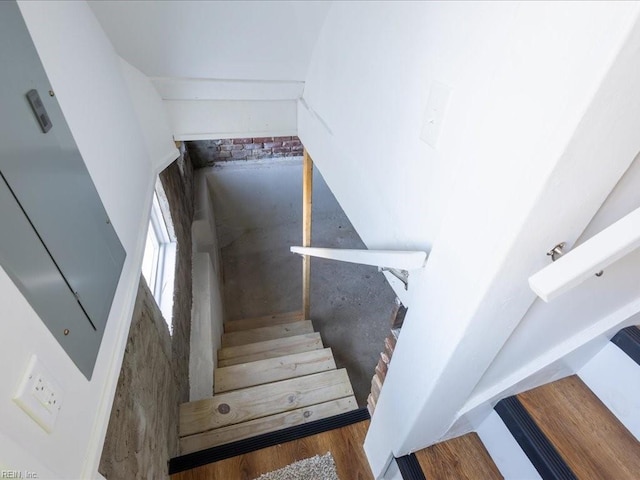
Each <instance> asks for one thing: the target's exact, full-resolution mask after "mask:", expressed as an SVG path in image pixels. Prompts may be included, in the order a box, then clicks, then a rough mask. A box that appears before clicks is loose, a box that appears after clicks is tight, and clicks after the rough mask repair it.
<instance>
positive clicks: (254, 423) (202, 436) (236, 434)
mask: <svg viewBox="0 0 640 480" xmlns="http://www.w3.org/2000/svg"><path fill="white" fill-rule="evenodd" d="M356 408H358V402H356V399H355V397H354V396H351V397H346V398H340V399H338V400H332V401H330V402H325V403H320V404H318V405H311V406H309V407H305V408H298V409H296V410H290V411H288V412H284V413H279V414H277V415H271V416H269V417H262V418H257V419H255V420H250V421H248V422H245V423H241V424H238V425H231V426H228V427H222V428H218V429H216V430H210V431H208V432H203V433H198V434H196V435H189V436H186V437H182V438H181V439H180V453H181V455H184V454H186V453H191V452H197V451H199V450H204V449H205V448H211V447H215V446H218V445H224V444H225V443H231V442H235V441H236V440H243V439H245V438H251V437H255V436H257V435H260V434H263V433H267V432H273V431H276V430H281V429H283V428H287V427H292V426H294V425H301V424H303V423H308V422H313V421H316V420H321V419H323V418H328V417H332V416H334V415H340V414H341V413H345V412H348V411H351V410H355V409H356Z"/></svg>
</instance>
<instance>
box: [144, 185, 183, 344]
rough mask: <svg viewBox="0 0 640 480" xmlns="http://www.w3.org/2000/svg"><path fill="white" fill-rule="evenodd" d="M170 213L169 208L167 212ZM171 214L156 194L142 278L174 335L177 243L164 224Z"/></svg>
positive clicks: (154, 195)
mask: <svg viewBox="0 0 640 480" xmlns="http://www.w3.org/2000/svg"><path fill="white" fill-rule="evenodd" d="M167 210H168V208H167ZM167 215H169V213H168V212H163V209H162V208H161V207H160V201H159V199H158V194H157V192H154V193H153V204H152V206H151V217H150V219H149V228H148V230H147V240H146V245H145V248H144V256H143V258H142V275H144V278H145V280H146V281H147V285H148V286H149V289H150V290H151V293H152V294H153V297H154V298H155V300H156V303H157V304H158V306H159V307H160V311H161V312H162V316H163V317H164V319H165V321H166V322H167V326H168V327H169V333H173V332H172V322H171V320H172V311H173V280H174V275H175V272H174V270H175V257H176V243H175V242H172V241H171V238H170V237H169V230H168V228H167V223H166V221H165V218H166V216H167Z"/></svg>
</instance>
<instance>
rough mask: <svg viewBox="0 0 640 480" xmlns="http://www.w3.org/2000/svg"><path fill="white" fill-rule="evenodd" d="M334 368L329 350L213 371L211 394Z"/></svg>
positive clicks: (334, 364)
mask: <svg viewBox="0 0 640 480" xmlns="http://www.w3.org/2000/svg"><path fill="white" fill-rule="evenodd" d="M335 369H336V362H335V360H334V359H333V354H332V353H331V349H330V348H325V349H323V350H312V351H310V352H302V353H294V354H291V355H285V356H283V357H276V358H268V359H266V360H258V361H256V362H250V363H241V364H238V365H231V366H229V367H222V368H216V369H215V371H214V391H215V393H222V392H228V391H231V390H238V389H240V388H247V387H253V386H255V385H263V384H265V383H271V382H277V381H279V380H286V379H288V378H296V377H302V376H304V375H311V374H313V373H319V372H325V371H327V370H335Z"/></svg>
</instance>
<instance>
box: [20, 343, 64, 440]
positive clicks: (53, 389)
mask: <svg viewBox="0 0 640 480" xmlns="http://www.w3.org/2000/svg"><path fill="white" fill-rule="evenodd" d="M63 396H64V394H63V392H62V388H61V387H60V385H59V384H58V382H57V381H56V380H55V378H54V377H53V375H52V374H51V372H49V370H47V368H46V367H45V366H44V364H43V363H42V362H40V361H39V360H38V357H37V356H36V355H33V356H32V357H31V359H30V360H29V365H28V366H27V371H26V373H25V376H24V377H23V379H22V381H21V382H20V385H19V386H18V391H17V393H16V395H15V397H13V400H14V401H15V402H16V403H17V404H18V406H19V407H20V408H22V410H24V411H25V412H26V413H27V414H28V415H29V416H30V417H31V418H32V419H33V420H35V421H36V422H37V423H38V424H39V425H40V426H41V427H42V428H44V429H45V430H46V431H47V432H48V433H51V432H52V431H53V428H54V426H55V424H56V419H57V418H58V413H59V412H60V408H61V407H62V399H63Z"/></svg>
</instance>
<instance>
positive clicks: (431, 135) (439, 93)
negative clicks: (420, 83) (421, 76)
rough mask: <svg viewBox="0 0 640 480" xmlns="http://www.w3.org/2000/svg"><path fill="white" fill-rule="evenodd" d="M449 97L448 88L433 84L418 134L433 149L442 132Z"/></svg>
mask: <svg viewBox="0 0 640 480" xmlns="http://www.w3.org/2000/svg"><path fill="white" fill-rule="evenodd" d="M449 97H451V89H450V88H449V87H447V86H446V85H443V84H442V83H439V82H433V85H431V91H430V92H429V98H428V100H427V108H426V110H425V113H424V121H423V123H422V131H421V132H420V139H422V140H423V141H425V142H426V143H427V144H428V145H431V146H432V147H433V148H437V146H438V138H439V137H440V131H441V130H442V124H443V122H444V114H445V112H446V109H447V105H448V104H449Z"/></svg>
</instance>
